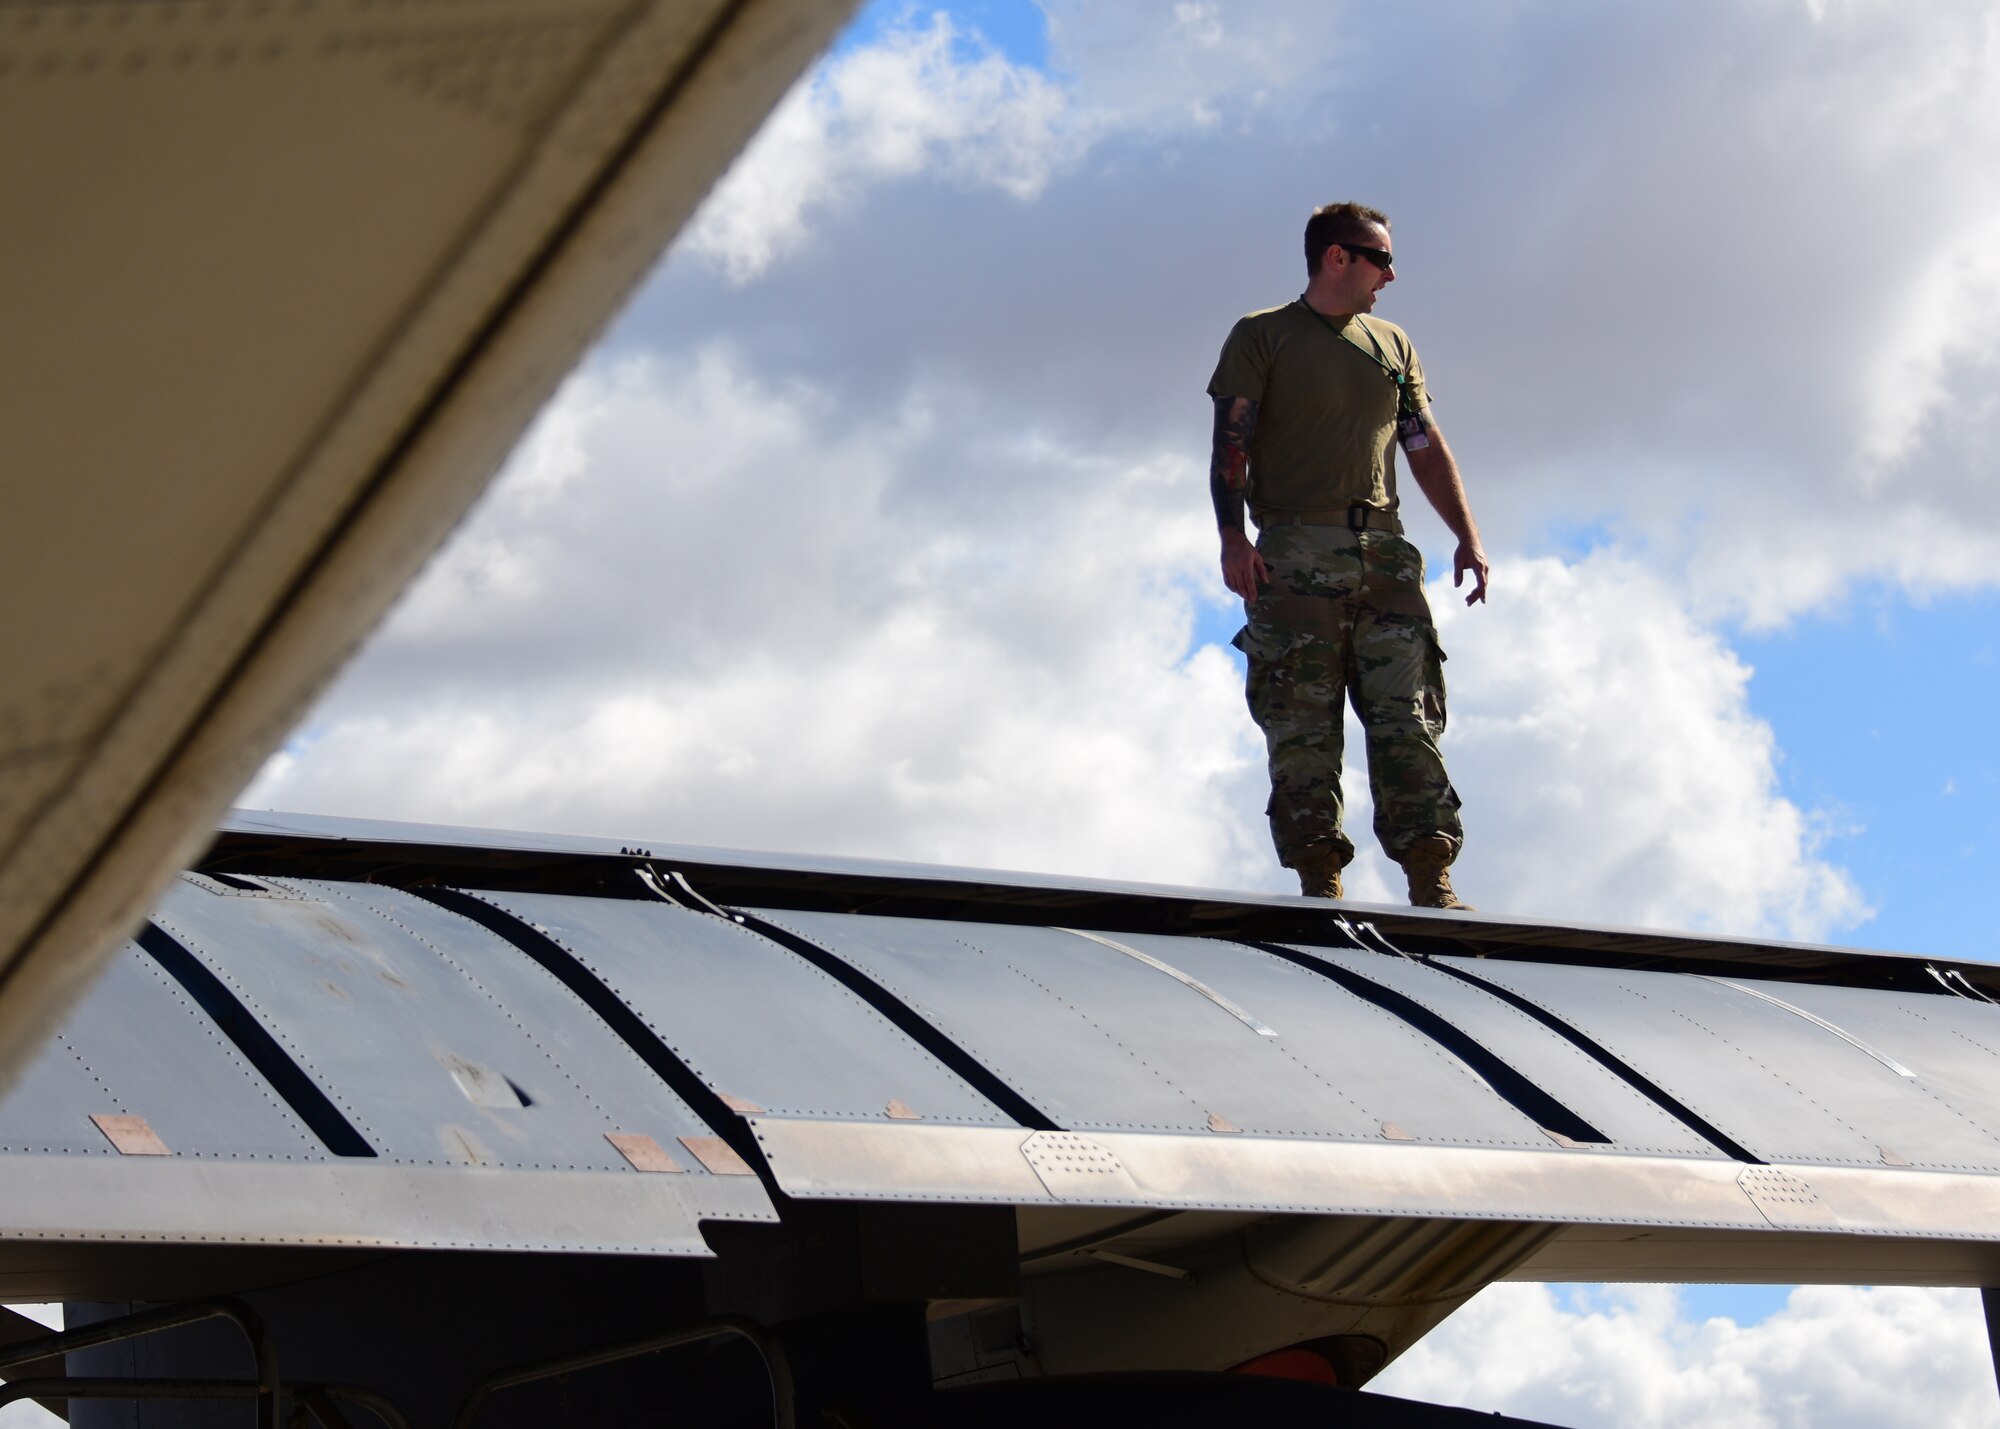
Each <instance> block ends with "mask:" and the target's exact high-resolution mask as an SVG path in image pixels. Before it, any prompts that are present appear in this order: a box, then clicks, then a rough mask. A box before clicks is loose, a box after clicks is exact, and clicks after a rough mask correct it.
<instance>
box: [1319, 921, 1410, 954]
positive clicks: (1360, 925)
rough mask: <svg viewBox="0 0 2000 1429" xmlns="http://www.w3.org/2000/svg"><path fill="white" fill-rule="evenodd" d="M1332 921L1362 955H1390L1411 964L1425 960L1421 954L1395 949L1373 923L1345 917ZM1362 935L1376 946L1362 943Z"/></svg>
mask: <svg viewBox="0 0 2000 1429" xmlns="http://www.w3.org/2000/svg"><path fill="white" fill-rule="evenodd" d="M1333 921H1334V922H1335V923H1336V924H1337V925H1338V926H1339V928H1340V931H1341V932H1343V933H1345V934H1347V936H1348V939H1349V941H1351V942H1352V943H1353V944H1354V946H1355V947H1357V948H1359V949H1361V951H1362V952H1364V953H1372V952H1385V953H1391V954H1393V955H1394V956H1396V957H1399V958H1402V959H1404V960H1405V961H1407V962H1412V963H1420V962H1423V961H1424V960H1425V956H1424V954H1422V953H1406V952H1404V951H1403V950H1402V949H1401V948H1399V947H1397V946H1396V945H1395V944H1394V943H1392V942H1390V941H1389V940H1388V938H1387V937H1385V936H1383V933H1382V930H1381V929H1380V928H1378V927H1376V926H1375V925H1374V924H1373V923H1368V922H1349V921H1348V920H1347V918H1346V917H1345V916H1342V917H1337V918H1335V919H1334V920H1333ZM1362 933H1366V934H1367V935H1368V936H1369V937H1371V938H1373V939H1374V940H1375V943H1376V946H1375V947H1373V948H1371V947H1369V946H1368V944H1366V943H1365V942H1363V941H1362V940H1361V934H1362Z"/></svg>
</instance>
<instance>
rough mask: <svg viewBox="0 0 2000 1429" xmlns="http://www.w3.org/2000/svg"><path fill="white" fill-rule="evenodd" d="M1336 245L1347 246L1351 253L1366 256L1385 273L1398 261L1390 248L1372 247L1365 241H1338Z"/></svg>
mask: <svg viewBox="0 0 2000 1429" xmlns="http://www.w3.org/2000/svg"><path fill="white" fill-rule="evenodd" d="M1334 247H1336V248H1345V249H1346V250H1347V251H1348V252H1349V253H1352V254H1355V255H1356V256H1357V257H1361V258H1366V259H1367V260H1368V261H1369V262H1370V263H1373V264H1374V265H1375V266H1376V267H1377V268H1380V269H1381V270H1382V271H1383V272H1385V273H1386V272H1388V271H1389V268H1390V266H1391V265H1393V264H1394V263H1395V261H1396V255H1395V254H1393V253H1391V252H1390V251H1389V250H1388V249H1386V248H1370V247H1368V246H1367V245H1366V244H1364V243H1336V244H1335V245H1334Z"/></svg>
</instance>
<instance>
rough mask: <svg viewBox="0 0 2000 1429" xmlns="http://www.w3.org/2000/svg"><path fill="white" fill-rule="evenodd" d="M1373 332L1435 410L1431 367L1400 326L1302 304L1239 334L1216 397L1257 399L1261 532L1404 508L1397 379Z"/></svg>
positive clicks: (1225, 357)
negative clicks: (1326, 517) (1283, 524)
mask: <svg viewBox="0 0 2000 1429" xmlns="http://www.w3.org/2000/svg"><path fill="white" fill-rule="evenodd" d="M1371 334H1372V335H1373V336H1374V339H1375V341H1376V342H1377V343H1380V344H1381V347H1382V356H1383V357H1384V358H1385V359H1387V361H1388V363H1389V365H1390V366H1391V367H1394V368H1395V369H1396V370H1398V371H1400V372H1402V373H1404V374H1405V379H1404V383H1405V386H1406V387H1407V389H1408V391H1409V396H1410V400H1411V401H1412V402H1413V403H1414V405H1415V407H1416V408H1417V409H1418V410H1421V409H1422V408H1423V407H1425V406H1427V405H1428V404H1429V401H1430V397H1429V394H1428V393H1427V392H1426V391H1425V389H1424V369H1423V364H1422V363H1420V362H1419V361H1417V350H1416V348H1415V347H1414V346H1412V345H1411V343H1410V339H1409V337H1408V335H1407V334H1405V333H1404V331H1403V330H1402V329H1401V328H1399V327H1397V326H1396V325H1395V324H1394V323H1391V322H1384V321H1382V319H1380V318H1376V317H1366V316H1361V315H1356V316H1354V317H1350V318H1347V319H1346V320H1345V321H1343V320H1342V319H1341V318H1338V317H1329V318H1322V317H1321V316H1320V315H1319V314H1317V313H1315V312H1314V311H1313V310H1312V309H1311V308H1308V307H1307V306H1306V305H1305V304H1304V303H1303V302H1297V301H1295V302H1290V303H1287V304H1285V306H1284V307H1282V308H1266V309H1264V311H1262V312H1257V313H1251V314H1250V315H1249V316H1248V317H1245V318H1243V319H1241V320H1240V321H1239V322H1238V323H1237V324H1236V326H1235V327H1233V328H1231V329H1230V331H1229V340H1228V341H1227V342H1225V343H1223V344H1222V358H1221V360H1220V361H1219V362H1217V363H1216V365H1215V376H1213V377H1211V378H1209V380H1208V392H1209V395H1210V396H1211V397H1248V398H1249V399H1250V400H1251V401H1253V402H1255V403H1257V427H1256V430H1255V431H1254V432H1253V433H1252V434H1251V437H1250V487H1249V491H1248V493H1247V495H1248V499H1249V504H1250V514H1251V516H1252V517H1253V518H1254V519H1255V520H1256V522H1257V524H1258V525H1259V526H1262V525H1264V524H1265V517H1266V515H1267V514H1268V513H1272V512H1291V511H1344V510H1346V509H1347V508H1348V507H1349V506H1353V505H1366V506H1373V507H1376V508H1377V509H1379V510H1382V511H1394V510H1395V509H1396V505H1397V499H1396V456H1395V448H1396V383H1395V381H1394V380H1393V379H1392V378H1391V377H1390V376H1389V374H1388V373H1387V372H1385V371H1383V369H1382V365H1381V364H1380V363H1378V362H1377V361H1376V360H1375V357H1374V347H1373V346H1372V345H1371V344H1370V343H1369V336H1370V335H1371ZM1350 338H1351V339H1352V341H1350V340H1349V339H1350ZM1357 343H1358V344H1359V346H1356V344H1357Z"/></svg>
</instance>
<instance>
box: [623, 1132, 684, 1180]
mask: <svg viewBox="0 0 2000 1429" xmlns="http://www.w3.org/2000/svg"><path fill="white" fill-rule="evenodd" d="M604 1139H605V1140H606V1141H608V1142H610V1143H611V1144H612V1145H613V1146H615V1147H617V1148H618V1154H619V1155H620V1156H623V1157H624V1158H625V1159H626V1160H627V1161H629V1162H631V1163H632V1169H633V1170H634V1171H650V1172H653V1173H655V1174H664V1175H669V1176H684V1175H686V1174H687V1173H686V1171H685V1170H683V1169H682V1167H681V1164H680V1163H679V1162H678V1161H676V1160H674V1158H673V1157H671V1156H669V1155H668V1154H667V1149H666V1148H665V1147H664V1146H662V1145H660V1143H659V1142H657V1141H655V1140H653V1138H652V1137H650V1136H645V1135H642V1134H640V1133H638V1132H630V1131H607V1132H605V1133H604Z"/></svg>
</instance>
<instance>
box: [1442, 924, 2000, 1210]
mask: <svg viewBox="0 0 2000 1429" xmlns="http://www.w3.org/2000/svg"><path fill="white" fill-rule="evenodd" d="M1438 961H1439V962H1441V963H1444V964H1446V965H1448V966H1458V967H1461V968H1464V969H1465V970H1466V971H1468V972H1470V973H1472V974H1474V975H1475V976H1478V977H1481V978H1484V979H1487V980H1489V981H1491V982H1493V983H1495V984H1498V985H1500V986H1503V987H1506V988H1508V989H1510V990H1511V991H1513V992H1515V993H1516V994H1518V995H1520V996H1522V997H1525V998H1528V999H1529V1000H1531V1001H1532V1002H1534V1003H1535V1004H1537V1005H1538V1006H1540V1007H1543V1008H1544V1009H1546V1010H1548V1011H1549V1012H1552V1013H1553V1014H1555V1015H1556V1016H1558V1017H1561V1018H1563V1019H1564V1020H1565V1021H1567V1022H1569V1023H1570V1024H1571V1025H1572V1026H1574V1027H1576V1028H1578V1029H1579V1030H1580V1031H1582V1032H1583V1033H1584V1034H1585V1035H1587V1036H1589V1037H1591V1038H1593V1039H1595V1040H1596V1041H1597V1042H1598V1043H1599V1044H1601V1045H1602V1046H1604V1047H1605V1048H1606V1049H1607V1050H1609V1051H1610V1052H1611V1053H1613V1054H1614V1055H1616V1056H1618V1057H1620V1058H1621V1059H1623V1060H1624V1061H1626V1062H1627V1063H1628V1064H1629V1065H1631V1066H1632V1067H1634V1068H1635V1069H1636V1070H1637V1071H1638V1072H1640V1073H1641V1074H1642V1075H1644V1076H1646V1077H1648V1078H1650V1079H1651V1080H1652V1081H1654V1082H1656V1083H1658V1084H1659V1086H1661V1087H1662V1088H1663V1089H1665V1090H1666V1091H1667V1092H1668V1093H1669V1094H1671V1095H1672V1096H1674V1097H1676V1098H1678V1099H1679V1100H1680V1101H1681V1102H1683V1103H1685V1104H1686V1105H1687V1106H1688V1107H1689V1108H1690V1109H1691V1110H1693V1111H1694V1112H1695V1113H1696V1114H1697V1115H1699V1116H1701V1117H1703V1118H1705V1119H1707V1120H1708V1121H1710V1122H1711V1123H1713V1124H1714V1125H1715V1126H1716V1127H1717V1128H1718V1129H1720V1130H1721V1131H1722V1132H1723V1133H1724V1134H1725V1135H1727V1136H1729V1137H1730V1138H1732V1139H1733V1140H1735V1141H1736V1142H1738V1143H1739V1144H1740V1145H1742V1146H1743V1147H1744V1148H1746V1149H1747V1150H1749V1151H1750V1152H1751V1153H1752V1154H1753V1155H1755V1156H1757V1157H1759V1158H1761V1159H1763V1160H1766V1161H1774V1162H1787V1163H1799V1164H1801V1165H1805V1166H1810V1165H1812V1164H1814V1163H1821V1164H1825V1165H1829V1166H1842V1165H1845V1166H1881V1165H1883V1164H1885V1163H1887V1164H1892V1165H1900V1164H1908V1165H1910V1166H1915V1167H1919V1168H1925V1169H1930V1170H1945V1171H1973V1172H1980V1173H1985V1174H1992V1173H1994V1172H2000V1136H1996V1135H1995V1130H1996V1129H2000V1109H1996V1108H1995V1107H1994V1105H1993V1102H1992V1099H1991V1097H1990V1096H1988V1097H1984V1098H1982V1099H1981V1100H1980V1101H1978V1102H1973V1103H1961V1102H1958V1101H1954V1100H1951V1099H1948V1098H1947V1097H1946V1096H1944V1095H1942V1094H1941V1093H1940V1091H1939V1090H1938V1089H1937V1088H1935V1087H1933V1086H1931V1085H1929V1084H1927V1083H1925V1082H1924V1081H1923V1080H1922V1079H1921V1078H1915V1077H1907V1076H1903V1075H1901V1074H1900V1073H1899V1072H1898V1071H1897V1070H1896V1069H1895V1068H1894V1067H1892V1066H1890V1065H1887V1064H1885V1062H1884V1061H1883V1060H1882V1059H1881V1058H1879V1057H1878V1056H1876V1055H1872V1054H1871V1052H1870V1051H1869V1050H1868V1049H1866V1048H1864V1047H1858V1046H1856V1045H1854V1043H1853V1042H1852V1041H1851V1040H1849V1039H1847V1038H1844V1037H1842V1036H1841V1035H1839V1034H1838V1033H1837V1032H1835V1031H1830V1030H1828V1029H1827V1028H1825V1027H1822V1026H1820V1025H1818V1024H1817V1023H1815V1022H1813V1021H1812V1020H1810V1019H1809V1018H1806V1017H1802V1016H1800V1015H1799V1014H1798V1013H1796V1012H1792V1011H1788V1010H1786V1009H1785V1008H1782V1007H1779V1006H1776V1005H1774V1004H1773V1003H1772V1002H1770V1001H1768V1000H1766V999H1764V998H1761V997H1758V996H1756V995H1754V994H1753V993H1752V992H1750V991H1746V990H1744V989H1743V988H1740V987H1731V986H1728V985H1726V984H1725V983H1724V982H1722V981H1719V980H1716V979H1712V978H1707V977H1696V976H1690V975H1687V974H1679V973H1642V972H1624V971H1613V970H1609V969H1600V968H1577V967H1555V966H1550V965H1548V964H1540V963H1513V962H1500V961H1497V960H1493V959H1488V960H1486V961H1484V962H1477V963H1475V962H1472V961H1470V960H1468V959H1464V958H1444V959H1439V960H1438ZM1768 986H1770V987H1771V989H1772V995H1773V996H1776V997H1780V998H1788V997H1790V996H1791V995H1792V993H1793V991H1794V990H1793V989H1791V988H1789V987H1781V986H1778V985H1768ZM1866 995H1867V996H1871V997H1873V996H1882V994H1875V993H1869V994H1866Z"/></svg>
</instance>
